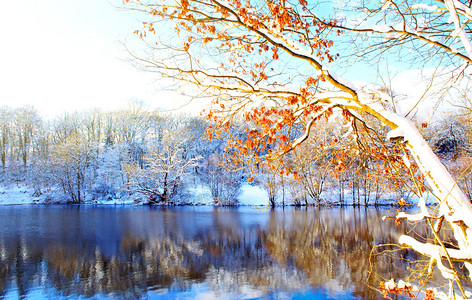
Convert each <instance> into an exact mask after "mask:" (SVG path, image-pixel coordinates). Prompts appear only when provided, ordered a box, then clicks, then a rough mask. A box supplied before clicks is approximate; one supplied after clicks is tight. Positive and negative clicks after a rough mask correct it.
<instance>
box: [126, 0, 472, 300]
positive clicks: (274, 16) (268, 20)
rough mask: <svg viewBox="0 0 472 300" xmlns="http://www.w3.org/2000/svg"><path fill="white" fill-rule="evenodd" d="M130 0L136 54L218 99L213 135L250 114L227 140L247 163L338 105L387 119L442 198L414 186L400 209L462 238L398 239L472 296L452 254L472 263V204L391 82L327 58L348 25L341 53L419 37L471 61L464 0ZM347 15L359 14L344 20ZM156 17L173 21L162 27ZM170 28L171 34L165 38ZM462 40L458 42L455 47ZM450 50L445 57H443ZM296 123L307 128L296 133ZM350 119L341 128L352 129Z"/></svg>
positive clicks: (400, 159)
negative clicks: (347, 1)
mask: <svg viewBox="0 0 472 300" xmlns="http://www.w3.org/2000/svg"><path fill="white" fill-rule="evenodd" d="M125 2H126V3H132V5H135V6H132V7H133V9H135V10H139V11H142V12H143V13H144V15H145V17H144V18H146V20H144V23H143V25H144V28H143V29H142V30H137V31H136V34H137V35H138V36H139V37H140V38H142V39H143V40H145V41H146V42H147V43H146V46H147V47H148V50H149V51H148V52H149V53H151V55H150V56H148V57H145V56H143V55H135V58H136V62H139V63H140V64H141V65H142V66H143V67H145V68H146V69H147V70H153V71H155V72H157V73H159V74H162V75H163V76H165V77H171V78H174V79H176V80H179V81H180V82H181V83H182V84H184V85H185V87H187V86H188V85H189V84H190V83H191V84H193V87H194V89H195V90H196V91H195V93H193V94H194V95H197V93H200V94H199V95H204V96H207V97H212V99H213V106H212V109H210V110H207V111H206V113H207V117H208V118H209V119H211V120H213V121H214V123H215V125H214V127H212V128H210V130H209V136H210V138H211V137H212V136H213V135H218V134H223V133H224V132H225V131H226V132H227V131H228V130H229V128H230V127H231V125H232V124H233V123H234V122H235V120H240V119H244V120H246V122H247V125H248V126H247V136H246V138H245V139H240V138H237V137H236V138H233V140H230V143H229V146H230V147H231V148H234V149H237V151H235V152H234V154H235V156H234V158H235V160H236V161H238V162H240V163H241V164H245V165H247V166H248V168H249V169H252V170H255V169H256V168H257V165H258V164H260V163H261V162H267V163H268V164H269V165H272V166H274V165H275V167H276V168H277V164H279V163H280V158H281V156H283V155H284V154H286V153H289V152H291V151H293V149H294V148H296V147H297V146H299V145H301V144H302V143H303V142H305V141H306V140H307V139H308V138H309V136H310V129H311V128H312V126H313V124H314V123H316V122H317V121H319V119H321V118H323V117H326V118H329V117H330V116H331V115H332V114H333V113H334V112H335V111H338V112H339V114H340V115H342V116H343V117H344V119H343V121H342V123H344V124H346V125H349V127H350V128H353V126H354V125H353V121H354V120H359V121H361V122H368V120H366V119H365V118H363V114H367V115H369V116H371V117H372V119H376V120H377V121H379V122H380V123H382V124H383V126H385V127H388V133H387V135H386V138H387V139H388V140H389V141H391V142H392V145H396V147H398V149H397V150H396V155H393V156H391V157H389V160H391V162H390V163H391V165H393V164H396V165H397V166H398V168H400V167H401V168H403V169H406V170H411V173H412V178H417V176H418V174H415V172H416V171H415V170H416V169H414V168H416V167H417V168H418V171H417V173H421V174H420V175H422V176H423V177H424V179H425V180H426V181H427V183H428V189H429V194H430V195H431V194H432V195H434V197H435V198H436V199H437V204H438V209H436V210H434V211H430V210H428V208H427V207H426V205H424V203H425V201H426V198H427V197H428V193H427V192H426V188H425V187H423V186H419V185H418V189H417V191H415V192H416V193H417V195H418V196H419V198H420V204H419V211H418V213H416V214H407V213H400V214H398V215H397V219H398V220H400V219H409V220H425V221H426V222H427V224H428V226H431V228H432V229H433V230H434V232H436V233H437V232H439V231H440V230H441V225H442V224H443V223H447V224H448V225H449V226H450V227H451V228H452V230H453V233H454V237H455V239H456V241H457V244H455V247H452V248H451V247H448V246H446V245H444V244H443V243H442V241H441V239H440V238H438V237H437V238H436V243H437V244H431V243H423V242H421V241H418V240H416V239H415V238H413V237H411V236H408V235H403V236H401V237H400V240H399V242H400V243H401V244H403V245H406V246H409V247H411V248H414V249H415V250H417V251H419V252H421V253H423V254H425V255H427V256H429V257H430V258H431V269H432V266H434V265H437V267H438V268H437V269H438V270H439V271H440V272H441V273H442V274H443V275H444V277H445V278H446V279H447V280H448V281H449V283H450V289H449V290H448V291H446V292H447V294H441V293H439V292H438V293H437V294H438V295H443V296H444V297H449V298H454V297H455V295H456V294H457V292H459V293H460V294H462V295H463V296H464V297H467V296H466V293H465V290H464V287H463V286H462V284H461V280H460V278H459V276H458V273H457V271H456V270H455V267H454V265H453V263H452V261H462V262H464V265H465V266H466V267H467V268H468V269H469V271H470V272H472V264H471V263H470V259H469V258H470V256H471V255H472V246H471V245H472V205H471V204H470V202H469V200H468V198H467V197H466V195H465V194H464V193H463V192H462V191H461V189H460V188H459V187H458V186H457V184H456V183H455V180H454V178H453V177H452V176H451V174H450V173H449V172H448V170H447V169H446V168H445V166H444V165H443V164H442V163H441V161H440V160H439V159H438V157H437V156H436V155H435V154H434V152H433V151H432V150H431V148H430V147H429V146H428V145H427V143H426V142H425V140H424V139H423V137H422V136H421V134H420V133H419V131H418V129H417V128H416V127H415V125H414V124H413V123H412V122H410V120H409V119H408V118H406V117H405V115H402V114H399V113H398V111H397V110H396V109H395V103H394V99H392V97H391V95H390V94H389V93H388V92H387V93H386V92H385V90H384V89H380V88H377V87H375V86H365V87H364V88H360V87H358V86H356V85H354V84H352V83H350V82H348V81H346V80H345V79H343V78H340V77H338V76H337V75H336V74H335V72H334V71H333V70H332V68H330V67H329V66H328V64H329V63H330V62H333V61H335V59H336V57H337V55H336V54H335V53H332V52H333V51H332V49H333V45H334V42H333V40H334V41H337V40H339V38H338V37H337V36H335V35H336V34H341V32H342V31H344V32H346V31H352V32H356V33H359V36H361V37H362V40H361V41H360V43H356V44H355V45H360V46H358V47H350V48H349V49H345V50H344V52H343V54H345V55H352V51H351V49H354V51H357V50H358V49H359V48H362V47H363V49H366V50H370V49H372V51H371V53H374V56H375V55H378V54H379V53H380V54H383V53H387V51H385V50H386V49H389V48H388V47H397V46H402V45H405V44H406V43H407V42H409V41H413V42H414V44H412V47H410V48H409V49H408V50H410V49H411V50H412V51H413V53H419V55H417V56H416V57H421V56H422V55H424V54H425V52H423V53H422V52H419V51H417V52H415V51H416V50H417V49H420V50H421V49H426V50H427V52H426V53H428V54H429V53H431V54H433V57H434V58H437V59H435V61H436V62H442V61H444V62H445V63H446V62H447V61H448V60H449V61H448V62H449V63H450V65H449V66H451V67H452V69H454V68H455V67H456V68H459V67H460V66H461V65H463V64H465V66H467V64H468V63H470V62H472V46H471V42H470V39H469V36H468V35H469V32H470V30H469V28H468V26H469V21H470V19H471V18H472V13H471V9H470V8H469V6H467V5H466V4H464V3H463V2H460V1H458V0H446V1H444V2H441V1H438V2H437V5H436V6H433V5H432V3H430V2H416V1H415V2H413V1H402V2H398V3H396V2H395V1H393V0H388V1H382V2H371V1H366V2H362V1H361V2H357V1H356V2H355V5H358V6H359V10H358V11H357V15H352V14H343V15H338V14H337V12H336V11H333V15H334V16H333V17H332V18H322V17H318V14H317V13H318V11H317V8H318V6H317V5H318V4H319V3H317V2H315V3H313V2H311V3H308V2H307V1H305V0H300V1H298V2H295V1H293V2H292V1H268V2H264V1H261V2H254V1H250V0H246V1H238V0H225V1H220V0H204V1H192V0H185V1H180V2H175V1H146V2H142V1H139V0H136V1H129V0H126V1H125ZM379 3H380V5H378V6H377V7H375V5H377V4H379ZM130 5H131V4H130ZM355 13H356V12H355ZM364 14H365V15H364ZM343 18H344V19H343ZM372 18H373V19H372ZM343 20H348V21H351V20H353V21H355V22H354V23H347V24H344V23H343ZM365 20H367V21H365ZM157 23H158V24H159V27H160V28H167V30H159V31H157V30H156V28H155V27H154V26H155V24H157ZM420 27H421V28H420ZM169 32H171V33H172V36H173V38H172V39H166V38H164V36H165V35H166V34H169ZM177 33H178V34H177ZM333 33H334V36H333V35H331V34H333ZM155 34H156V35H159V36H158V37H157V38H156V37H155V36H154V35H155ZM369 34H370V35H369ZM377 37H378V39H377V40H374V39H375V38H377ZM364 41H365V43H364ZM455 41H459V42H458V43H457V44H455V46H456V47H453V43H455ZM361 42H362V43H364V44H361ZM416 46H418V47H419V48H415V47H416ZM429 47H431V48H432V50H431V52H429V50H428V49H430V48H429ZM392 49H393V48H392ZM341 50H342V49H341ZM350 51H351V52H350ZM153 52H154V53H153ZM392 52H393V51H392ZM392 52H390V53H392ZM157 53H158V54H159V55H157ZM364 53H365V51H364ZM395 53H401V54H404V53H402V52H401V51H399V50H396V51H395ZM436 53H440V54H439V56H437V54H436ZM153 54H156V55H153ZM443 55H444V57H447V58H448V60H441V57H442V56H443ZM404 56H405V57H411V56H408V55H404ZM426 57H429V56H426ZM412 62H415V57H413V59H412ZM422 62H424V60H423V61H422ZM463 70H464V69H460V70H459V69H457V71H459V72H458V73H457V72H456V74H453V76H456V75H457V74H465V73H464V72H462V71H463ZM184 90H187V91H188V89H184ZM418 100H419V99H418ZM295 126H296V127H298V128H303V129H305V130H303V131H302V133H301V134H297V133H298V131H293V134H292V128H294V127H295ZM366 126H367V127H369V124H368V123H367V124H366ZM349 127H346V130H345V131H344V132H342V133H341V134H342V135H341V136H339V138H341V137H342V136H350V137H352V136H353V134H352V131H350V130H349V129H348V128H349ZM354 137H355V133H354ZM268 150H271V151H270V152H269V151H268ZM412 162H414V164H415V165H414V166H413V164H412ZM412 166H413V168H411V167H412ZM287 171H289V172H292V170H287ZM443 262H444V263H443ZM471 274H472V273H471ZM386 287H387V286H384V289H385V288H386ZM455 287H457V288H455ZM390 288H398V287H397V286H396V285H395V284H394V283H388V288H387V292H388V291H390ZM428 293H429V292H428Z"/></svg>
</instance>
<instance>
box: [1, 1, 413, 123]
mask: <svg viewBox="0 0 472 300" xmlns="http://www.w3.org/2000/svg"><path fill="white" fill-rule="evenodd" d="M121 6H122V1H121V0H80V1H77V0H75V1H73V0H23V1H3V3H2V4H1V5H0V106H4V105H7V106H10V107H17V106H22V105H33V106H34V107H36V108H37V109H38V110H39V111H40V113H41V114H43V115H45V116H51V117H52V116H55V115H57V114H59V113H61V112H62V111H75V110H78V111H84V110H87V109H90V108H95V107H98V108H102V109H105V110H111V109H116V108H120V107H124V106H126V104H127V103H128V102H129V101H134V100H138V101H142V102H144V103H145V104H146V105H147V106H148V107H149V108H151V109H154V108H158V107H159V108H165V109H172V108H176V107H180V106H181V105H182V104H184V103H186V99H182V97H181V96H180V95H179V94H178V93H176V92H171V91H167V90H165V87H166V86H167V85H168V83H166V84H164V83H162V82H160V81H157V80H156V78H157V77H156V76H155V75H153V74H152V73H146V72H142V71H139V70H137V69H136V68H134V67H133V66H132V64H131V63H130V62H129V57H130V56H129V54H128V53H127V52H126V51H125V46H124V45H123V43H126V44H130V43H131V44H133V43H135V42H137V38H136V37H135V36H134V35H133V31H134V30H135V29H140V28H141V25H140V24H141V23H140V22H139V21H138V18H139V17H140V16H139V15H136V14H135V13H133V12H131V11H127V10H123V9H119V8H118V7H121ZM409 72H410V75H411V74H412V73H411V71H409ZM351 73H352V74H356V72H351ZM358 75H359V74H356V76H358ZM364 75H367V74H364ZM394 81H395V82H396V83H395V82H394V83H395V85H396V87H397V88H398V89H399V91H400V93H402V94H411V95H414V94H415V93H416V94H418V91H419V90H420V89H418V85H417V84H414V85H412V84H411V83H412V81H411V79H410V78H409V77H408V76H402V75H398V76H397V77H396V79H395V80H394ZM413 98H417V97H416V96H414V97H413ZM187 110H195V107H193V108H192V107H187Z"/></svg>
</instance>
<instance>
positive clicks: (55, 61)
mask: <svg viewBox="0 0 472 300" xmlns="http://www.w3.org/2000/svg"><path fill="white" fill-rule="evenodd" d="M121 3H122V2H121V0H108V1H107V0H80V1H73V0H24V1H4V2H3V3H2V4H1V6H0V41H1V42H0V45H1V47H0V106H2V105H9V106H13V107H14V106H19V105H25V104H31V105H34V106H35V107H37V108H38V109H39V110H40V111H41V112H42V113H44V114H46V115H54V114H55V113H56V112H59V111H63V110H84V109H87V108H91V107H102V108H105V109H107V108H113V107H115V108H116V107H120V106H124V105H125V104H126V102H127V101H129V100H132V99H139V100H143V101H145V102H148V103H150V104H152V105H151V106H157V105H158V104H157V99H163V98H164V99H169V101H166V102H173V103H175V101H176V99H174V98H175V97H177V98H178V96H176V95H171V94H169V93H167V92H160V89H161V87H160V86H159V83H156V82H154V78H155V77H154V76H152V75H151V74H148V73H143V72H139V71H137V70H135V69H134V67H132V66H131V64H130V63H129V62H128V61H126V59H127V58H128V55H127V53H125V51H124V47H123V45H122V44H121V42H124V41H126V42H128V43H129V42H131V43H132V42H133V39H134V36H133V34H132V33H133V31H134V30H135V29H137V28H139V22H138V21H137V17H136V16H134V15H133V13H132V12H130V11H123V10H118V9H116V8H115V7H114V5H115V6H120V5H121ZM159 105H162V103H160V104H159Z"/></svg>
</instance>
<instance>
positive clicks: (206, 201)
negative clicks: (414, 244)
mask: <svg viewBox="0 0 472 300" xmlns="http://www.w3.org/2000/svg"><path fill="white" fill-rule="evenodd" d="M189 195H190V197H189V201H187V202H183V203H181V205H204V206H214V203H213V200H212V198H211V194H210V191H209V190H208V189H206V188H194V189H192V190H190V191H189ZM142 197H143V196H142V195H139V194H133V195H125V196H122V195H118V196H116V195H115V197H113V196H112V195H108V196H106V197H101V198H99V199H91V198H89V199H87V201H86V202H85V203H84V204H101V205H142V204H140V202H142V201H140V199H142ZM322 197H323V201H322V202H321V205H324V206H341V205H346V206H353V205H357V204H355V203H353V201H352V197H351V195H350V192H349V191H347V192H346V193H345V197H344V199H345V201H344V202H343V203H340V202H339V193H336V192H334V191H332V192H330V191H326V192H325V193H323V195H322ZM279 198H281V197H279ZM60 199H61V193H60V192H58V191H54V190H48V191H46V192H45V193H43V194H42V195H35V194H34V190H33V189H32V188H31V187H29V186H27V185H22V184H11V185H2V186H0V205H21V204H53V203H61V201H60ZM405 201H406V204H409V205H415V204H417V202H418V199H417V198H415V197H411V198H409V199H405ZM430 202H432V201H430ZM397 204H398V200H397V199H395V196H394V195H385V196H384V197H382V198H381V199H380V200H379V201H377V203H374V201H373V200H371V201H369V203H368V205H367V206H392V205H397ZM238 205H240V206H268V205H269V203H268V195H267V192H266V191H264V190H263V189H261V188H259V187H257V186H253V185H249V184H246V185H243V187H242V190H241V194H240V196H239V203H238ZM277 206H283V205H282V203H281V201H279V203H278V205H277ZM285 206H297V205H295V204H294V203H293V202H291V201H289V199H286V200H285ZM302 206H303V205H302ZM361 206H365V205H363V201H362V200H361Z"/></svg>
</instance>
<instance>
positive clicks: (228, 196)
mask: <svg viewBox="0 0 472 300" xmlns="http://www.w3.org/2000/svg"><path fill="white" fill-rule="evenodd" d="M201 169H202V170H201V171H200V172H201V174H200V177H201V178H202V181H203V182H204V183H206V184H207V185H208V187H209V188H210V192H211V196H212V198H213V203H214V204H217V205H236V204H238V202H239V200H238V196H239V194H240V193H241V186H242V180H241V172H237V171H235V170H234V169H233V168H231V167H229V165H228V162H227V161H225V160H224V159H222V157H221V156H220V155H219V154H212V155H210V156H209V157H208V158H207V159H206V161H205V162H204V164H203V166H202V168H201Z"/></svg>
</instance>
